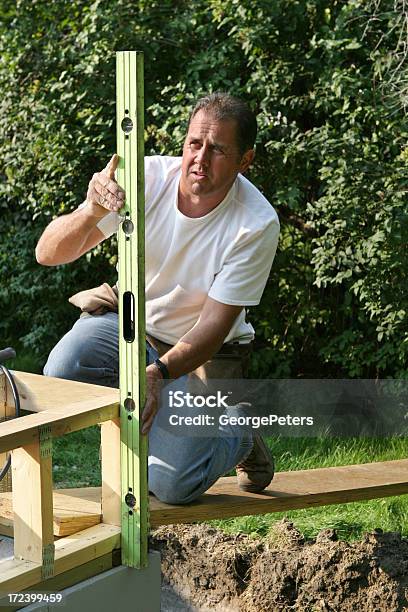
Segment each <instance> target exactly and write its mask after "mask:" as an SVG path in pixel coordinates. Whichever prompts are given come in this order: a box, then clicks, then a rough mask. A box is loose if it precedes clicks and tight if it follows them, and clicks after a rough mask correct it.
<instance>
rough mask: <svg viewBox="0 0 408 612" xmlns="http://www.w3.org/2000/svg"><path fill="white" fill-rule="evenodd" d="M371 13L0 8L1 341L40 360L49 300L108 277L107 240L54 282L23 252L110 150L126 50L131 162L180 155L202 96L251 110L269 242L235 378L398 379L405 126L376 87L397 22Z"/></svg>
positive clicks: (363, 8) (254, 176)
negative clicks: (140, 92) (262, 286)
mask: <svg viewBox="0 0 408 612" xmlns="http://www.w3.org/2000/svg"><path fill="white" fill-rule="evenodd" d="M373 5H375V6H374V8H375V10H377V9H378V6H379V5H378V3H373ZM377 5H378V6H377ZM380 5H381V6H380V8H379V13H378V15H375V17H376V18H375V19H373V11H374V8H373V7H371V5H370V3H367V2H363V1H362V0H348V1H346V2H339V1H334V0H333V1H322V0H317V1H315V2H311V1H306V0H285V1H283V0H276V1H275V2H270V1H269V0H251V1H249V0H239V1H238V0H222V1H221V0H210V2H208V1H207V2H204V1H202V0H196V2H194V3H191V2H189V3H187V2H185V1H183V0H167V1H162V2H160V3H159V2H154V1H148V0H138V1H136V2H131V1H130V0H118V1H117V2H115V3H109V2H107V1H106V0H95V1H94V2H90V1H89V0H88V1H86V0H74V1H71V0H70V1H68V0H56V1H55V2H53V3H49V2H45V1H44V0H37V1H36V2H26V1H24V0H20V1H19V2H17V3H16V5H13V6H10V3H6V2H5V1H4V0H0V7H1V8H0V58H1V59H0V87H1V91H2V97H1V100H0V112H1V122H0V143H1V148H2V160H1V170H0V172H1V179H0V211H1V214H0V233H1V234H0V235H1V246H0V271H1V279H2V283H1V286H0V308H1V312H2V314H3V316H2V318H1V321H0V338H1V343H2V344H7V343H17V344H19V345H22V346H23V347H25V349H26V350H29V351H31V352H33V351H34V352H35V354H36V355H37V357H38V359H39V361H43V360H44V358H45V356H46V354H47V352H48V351H49V349H50V348H51V347H52V345H53V344H54V343H55V341H56V340H57V339H58V337H59V336H60V335H61V334H62V333H64V332H65V331H66V330H67V329H68V327H69V325H70V324H71V323H72V321H73V320H74V319H75V317H76V316H77V313H76V312H75V311H74V309H73V307H71V306H70V305H68V304H67V298H68V297H69V296H70V295H71V294H72V293H74V292H76V291H78V290H79V289H81V288H87V287H90V286H94V285H96V284H99V283H101V282H103V281H113V280H114V276H115V271H114V266H113V265H112V264H114V262H115V244H114V241H106V242H105V243H103V245H102V246H101V247H99V248H98V249H95V251H94V252H92V253H91V254H89V255H88V256H87V257H83V258H82V259H81V260H80V261H78V262H76V263H74V264H70V265H69V266H60V267H58V268H55V269H45V268H41V267H40V266H38V265H37V264H36V263H35V260H34V247H35V243H36V240H37V238H38V236H39V234H40V232H41V230H42V229H43V228H44V227H45V225H46V224H47V223H48V222H49V221H50V220H51V219H52V217H53V216H55V215H59V214H63V213H67V212H69V211H71V210H73V209H74V208H75V207H76V206H77V205H78V204H79V203H80V202H81V201H82V199H83V198H84V194H85V193H86V187H87V183H88V181H89V179H90V177H91V175H92V173H93V172H95V171H97V170H99V169H100V168H101V167H103V166H104V165H105V163H106V161H107V160H108V159H109V157H110V155H111V152H112V151H113V150H114V148H115V126H114V106H115V78H114V76H115V74H114V71H115V51H117V50H123V49H141V50H143V51H144V53H145V73H146V84H145V88H146V152H147V153H148V154H149V153H150V154H152V153H167V154H178V153H179V152H180V147H181V143H182V140H183V134H184V131H185V122H186V119H187V117H188V112H189V109H190V107H191V104H192V102H193V100H194V99H195V98H196V97H197V96H198V95H200V94H201V93H203V92H207V91H215V90H219V89H222V90H229V91H231V92H232V93H235V94H237V95H240V96H242V97H243V98H245V99H246V100H247V101H248V102H249V103H250V105H251V106H252V107H253V108H254V109H255V110H256V111H257V112H258V114H259V126H260V129H259V138H258V143H257V158H256V162H255V164H254V167H253V168H252V170H251V173H250V178H251V180H253V181H254V182H255V184H256V185H258V186H259V188H260V189H261V190H262V191H263V192H264V193H265V195H266V196H267V197H268V198H269V199H270V201H271V202H272V204H273V205H274V206H275V207H276V209H277V210H278V212H279V214H280V218H281V225H282V232H281V239H280V245H279V250H278V254H277V257H276V260H275V264H274V267H273V270H272V273H271V277H270V280H269V282H268V285H267V288H266V291H265V294H264V297H263V300H262V303H261V305H260V306H259V307H257V308H255V309H251V311H250V313H249V316H250V318H251V320H252V321H253V322H254V325H255V327H256V329H257V349H258V350H257V351H256V352H255V354H254V359H253V364H252V374H253V375H254V376H261V377H262V376H263V377H267V376H299V375H301V376H357V377H371V376H377V375H378V376H405V371H406V361H407V348H408V334H407V322H406V311H407V297H406V296H407V291H406V288H407V272H406V270H407V255H406V247H405V245H406V243H407V214H406V210H405V209H406V206H405V199H406V192H407V160H408V148H407V145H406V142H407V134H408V129H407V123H406V117H405V115H404V112H403V105H399V106H398V105H395V99H393V100H394V104H390V97H389V96H388V92H387V87H386V86H381V83H384V82H385V81H386V79H384V75H385V74H386V73H387V69H388V68H387V67H389V66H390V62H391V63H392V58H393V53H394V51H395V49H396V48H397V46H398V41H399V34H400V29H399V27H397V26H398V24H399V23H400V21H399V20H400V15H399V14H398V13H397V12H396V11H395V10H394V2H393V1H392V0H382V2H380ZM370 11H371V12H370Z"/></svg>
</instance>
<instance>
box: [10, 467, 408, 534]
mask: <svg viewBox="0 0 408 612" xmlns="http://www.w3.org/2000/svg"><path fill="white" fill-rule="evenodd" d="M405 493H408V459H403V460H399V461H385V462H382V463H367V464H362V465H348V466H342V467H332V468H318V469H314V470H299V471H295V472H279V473H277V474H276V475H275V478H274V479H273V481H272V483H271V485H270V486H269V487H268V488H267V489H266V491H265V492H264V493H262V494H253V493H242V492H241V491H240V490H239V489H238V485H237V481H236V478H235V477H234V476H229V477H226V478H220V480H219V481H218V482H217V483H216V484H215V485H214V486H213V487H211V489H209V490H208V491H207V493H205V494H204V495H202V496H201V497H200V499H199V500H197V501H196V502H194V503H192V504H188V505H185V506H173V505H169V504H164V503H163V502H160V501H159V500H157V499H156V498H155V497H153V496H150V524H151V526H152V527H157V526H159V525H168V524H171V523H191V522H194V521H204V520H210V519H218V518H228V517H234V516H245V515H249V514H253V515H255V514H266V513H269V512H282V511H286V510H294V509H298V508H309V507H313V506H324V505H329V504H338V503H342V504H343V503H348V502H353V501H361V500H366V499H376V498H380V497H389V496H391V495H401V494H405ZM100 515H101V488H100V487H89V488H79V489H60V490H58V491H54V534H55V535H59V534H63V533H69V532H70V531H71V530H74V529H75V528H77V527H78V525H86V521H88V520H89V521H91V520H95V521H100ZM11 517H12V515H11V497H10V493H2V494H0V524H1V523H3V524H4V525H6V526H7V525H8V528H10V520H11ZM0 531H1V526H0ZM71 533H72V531H71Z"/></svg>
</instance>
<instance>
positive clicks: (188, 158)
mask: <svg viewBox="0 0 408 612" xmlns="http://www.w3.org/2000/svg"><path fill="white" fill-rule="evenodd" d="M253 155H254V152H253V151H252V150H250V151H247V152H246V153H245V154H244V155H241V153H240V151H239V148H238V144H237V136H236V122H235V120H233V119H232V120H227V121H219V120H217V119H215V118H214V117H213V116H212V115H211V113H206V112H205V111H202V110H201V111H198V113H197V114H196V115H195V116H194V117H193V119H192V120H191V122H190V126H189V129H188V133H187V136H186V139H185V141H184V146H183V161H182V167H181V185H180V186H181V190H182V192H183V194H184V195H187V196H190V197H191V196H199V197H200V199H203V201H205V200H209V201H210V200H211V201H213V203H214V202H215V203H217V201H216V200H217V199H219V202H221V201H222V200H223V199H224V197H225V196H226V194H227V193H228V190H229V189H230V187H231V185H232V184H233V182H234V180H235V178H236V176H237V174H238V172H244V171H245V170H246V169H247V168H248V166H249V164H250V163H251V161H252V159H253ZM219 202H218V203H219Z"/></svg>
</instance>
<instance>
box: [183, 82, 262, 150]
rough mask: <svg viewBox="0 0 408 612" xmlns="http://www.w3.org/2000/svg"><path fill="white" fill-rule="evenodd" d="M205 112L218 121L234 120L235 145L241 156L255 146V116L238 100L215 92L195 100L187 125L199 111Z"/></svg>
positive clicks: (227, 94) (220, 92) (229, 95)
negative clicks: (235, 125) (235, 127)
mask: <svg viewBox="0 0 408 612" xmlns="http://www.w3.org/2000/svg"><path fill="white" fill-rule="evenodd" d="M200 110H203V111H206V112H208V113H210V114H211V115H213V116H214V118H215V119H218V120H219V121H228V120H231V119H233V120H235V122H236V124H237V131H236V133H237V144H238V148H239V151H240V153H241V155H243V154H244V153H245V152H246V151H248V149H253V148H254V145H255V139H256V132H257V125H256V117H255V114H254V113H253V112H252V111H251V109H250V108H249V106H248V105H247V104H246V103H245V102H244V101H243V100H241V99H240V98H236V97H235V96H231V94H229V93H225V92H222V91H217V92H215V93H212V94H208V95H207V96H203V97H202V98H200V99H199V100H197V102H196V105H195V106H194V108H193V110H192V112H191V115H190V118H189V120H188V123H189V125H190V122H191V120H192V118H193V117H194V116H195V115H196V114H197V113H198V112H199V111H200Z"/></svg>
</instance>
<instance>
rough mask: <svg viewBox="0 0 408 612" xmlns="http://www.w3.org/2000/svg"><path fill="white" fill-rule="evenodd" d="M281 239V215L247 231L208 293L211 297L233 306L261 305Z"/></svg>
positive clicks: (229, 255)
mask: <svg viewBox="0 0 408 612" xmlns="http://www.w3.org/2000/svg"><path fill="white" fill-rule="evenodd" d="M278 238H279V222H278V220H277V218H275V219H273V220H272V221H271V222H270V223H269V224H268V225H267V226H266V227H265V228H264V229H262V230H258V231H256V232H252V233H251V232H250V231H249V230H248V231H247V232H244V233H243V235H242V236H241V237H240V238H239V239H238V240H237V241H236V243H235V244H234V246H233V248H232V249H231V251H230V253H229V254H228V256H227V257H226V259H225V261H224V264H223V266H222V268H221V270H220V271H219V273H218V274H217V275H216V276H215V278H214V282H213V284H212V285H211V288H210V291H209V292H208V295H209V297H210V298H213V299H214V300H217V302H221V303H223V304H231V305H233V306H256V305H257V304H259V302H260V300H261V297H262V293H263V290H264V288H265V285H266V281H267V280H268V276H269V273H270V270H271V267H272V263H273V260H274V257H275V253H276V249H277V246H278Z"/></svg>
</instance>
